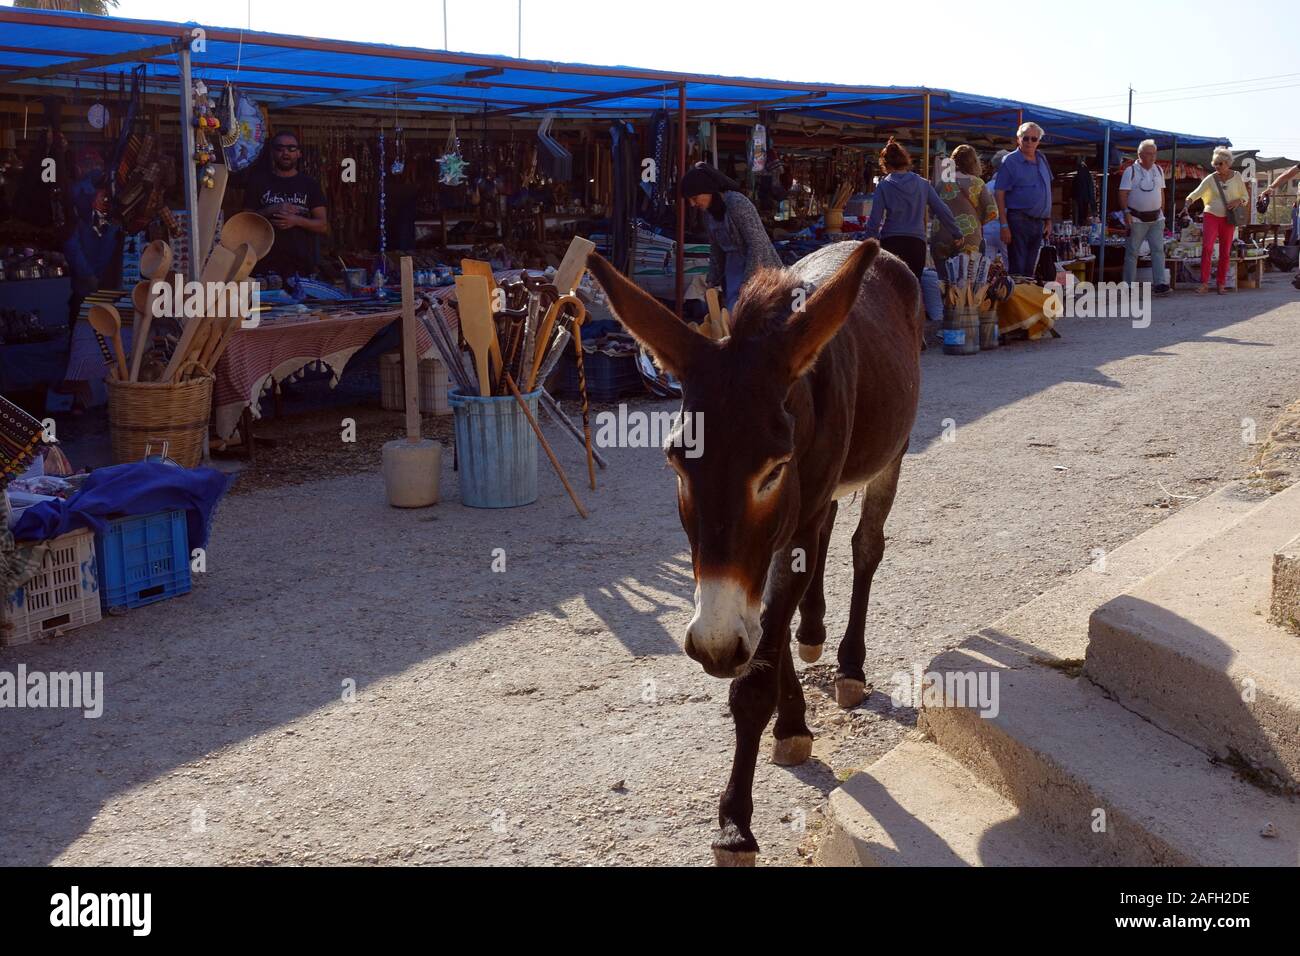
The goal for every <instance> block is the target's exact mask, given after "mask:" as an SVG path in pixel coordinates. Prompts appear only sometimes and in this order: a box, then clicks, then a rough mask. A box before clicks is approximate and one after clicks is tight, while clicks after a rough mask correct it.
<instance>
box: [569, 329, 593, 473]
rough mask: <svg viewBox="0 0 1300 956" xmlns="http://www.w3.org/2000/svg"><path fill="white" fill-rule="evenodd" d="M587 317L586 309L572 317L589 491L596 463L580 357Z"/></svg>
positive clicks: (584, 374)
mask: <svg viewBox="0 0 1300 956" xmlns="http://www.w3.org/2000/svg"><path fill="white" fill-rule="evenodd" d="M586 317H587V311H586V309H579V310H578V314H577V315H575V316H574V317H573V348H574V351H575V353H576V355H577V362H578V396H579V398H580V399H581V401H582V437H583V443H584V444H585V445H586V446H587V480H588V481H590V482H591V490H592V491H595V490H596V463H595V462H594V461H593V460H592V456H591V420H590V418H588V416H587V408H588V404H589V403H588V402H587V369H586V366H585V365H584V363H583V355H582V322H583V320H584V319H585V318H586Z"/></svg>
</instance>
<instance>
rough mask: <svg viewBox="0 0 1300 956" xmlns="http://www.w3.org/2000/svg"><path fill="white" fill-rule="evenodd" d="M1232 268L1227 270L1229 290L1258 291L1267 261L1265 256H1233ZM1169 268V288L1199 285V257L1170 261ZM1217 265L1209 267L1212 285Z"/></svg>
mask: <svg viewBox="0 0 1300 956" xmlns="http://www.w3.org/2000/svg"><path fill="white" fill-rule="evenodd" d="M1230 261H1231V262H1232V268H1231V269H1229V270H1228V288H1229V289H1234V288H1235V289H1258V288H1259V287H1260V284H1261V283H1262V282H1263V281H1264V263H1265V262H1267V261H1268V257H1267V256H1250V257H1249V258H1247V257H1243V256H1233V257H1232V259H1231V260H1230ZM1168 266H1169V287H1170V288H1171V289H1176V288H1178V283H1179V282H1180V281H1181V282H1183V283H1184V284H1189V285H1200V284H1201V257H1200V256H1195V257H1189V258H1183V259H1170V260H1169V261H1168ZM1218 270H1219V264H1218V262H1214V263H1213V264H1212V265H1211V267H1210V282H1211V283H1213V282H1215V281H1216V279H1217V277H1218V274H1219V273H1218Z"/></svg>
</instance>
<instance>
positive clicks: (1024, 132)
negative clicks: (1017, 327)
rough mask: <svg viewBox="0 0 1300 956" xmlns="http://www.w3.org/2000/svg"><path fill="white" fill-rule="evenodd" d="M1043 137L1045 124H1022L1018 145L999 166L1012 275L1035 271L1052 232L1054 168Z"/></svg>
mask: <svg viewBox="0 0 1300 956" xmlns="http://www.w3.org/2000/svg"><path fill="white" fill-rule="evenodd" d="M1042 139H1043V128H1042V127H1041V126H1039V125H1038V124H1037V123H1024V124H1022V125H1021V127H1020V129H1018V130H1017V131H1016V142H1017V145H1018V148H1017V149H1016V151H1015V152H1013V153H1011V154H1010V155H1008V156H1007V158H1006V159H1004V160H1002V165H1001V166H1000V167H998V180H997V189H996V190H995V193H994V195H995V198H996V199H997V203H998V221H999V222H1000V223H1001V224H1002V230H1001V235H1002V242H1003V243H1004V244H1005V245H1006V247H1007V251H1008V257H1009V258H1010V262H1008V263H1007V270H1008V271H1009V272H1010V273H1011V274H1012V275H1019V276H1027V275H1033V274H1034V267H1035V266H1036V265H1037V264H1038V250H1039V249H1041V248H1042V247H1043V241H1044V240H1046V239H1047V238H1048V237H1050V236H1051V234H1052V168H1051V166H1049V165H1048V163H1047V157H1046V156H1041V155H1039V153H1038V146H1039V144H1040V143H1041V142H1042Z"/></svg>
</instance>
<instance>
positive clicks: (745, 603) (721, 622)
mask: <svg viewBox="0 0 1300 956" xmlns="http://www.w3.org/2000/svg"><path fill="white" fill-rule="evenodd" d="M757 646H758V606H757V604H756V603H751V601H750V599H749V595H748V594H747V593H746V592H745V589H744V588H742V587H741V586H740V585H739V584H737V583H736V582H734V581H730V580H725V579H724V580H718V579H710V578H706V579H704V580H702V581H700V582H699V583H698V584H696V586H695V616H694V617H693V618H691V623H690V624H689V625H687V627H686V642H685V645H684V650H685V651H686V656H687V657H689V658H690V659H691V660H693V661H696V662H697V663H698V664H699V665H700V666H701V667H703V668H704V670H705V673H707V674H709V675H710V676H711V677H738V676H739V675H740V674H741V672H743V671H744V669H745V665H746V664H748V663H749V659H750V657H752V656H753V654H754V649H755V648H756V647H757Z"/></svg>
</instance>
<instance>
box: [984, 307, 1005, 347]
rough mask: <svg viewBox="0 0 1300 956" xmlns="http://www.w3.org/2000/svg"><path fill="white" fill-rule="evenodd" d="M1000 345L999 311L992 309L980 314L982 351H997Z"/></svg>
mask: <svg viewBox="0 0 1300 956" xmlns="http://www.w3.org/2000/svg"><path fill="white" fill-rule="evenodd" d="M999 344H1000V343H999V342H998V310H997V309H996V308H992V309H989V310H988V311H987V312H980V351H981V352H983V351H987V350H988V349H995V348H997V347H998V345H999Z"/></svg>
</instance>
